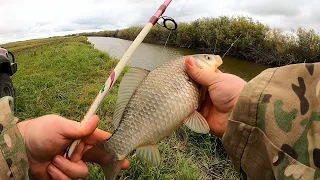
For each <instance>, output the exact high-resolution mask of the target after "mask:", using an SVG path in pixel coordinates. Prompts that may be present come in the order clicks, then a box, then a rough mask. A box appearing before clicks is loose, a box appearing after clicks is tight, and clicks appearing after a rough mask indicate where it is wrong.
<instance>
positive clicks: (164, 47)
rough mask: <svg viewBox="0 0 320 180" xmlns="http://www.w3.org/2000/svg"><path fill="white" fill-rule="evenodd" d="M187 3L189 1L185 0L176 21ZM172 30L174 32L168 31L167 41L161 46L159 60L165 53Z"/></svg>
mask: <svg viewBox="0 0 320 180" xmlns="http://www.w3.org/2000/svg"><path fill="white" fill-rule="evenodd" d="M188 1H189V0H186V1H185V2H184V5H183V6H182V8H181V10H180V12H179V14H178V17H177V19H179V17H180V16H181V13H182V11H183V9H184V7H185V6H186V4H187V2H188ZM173 30H174V29H170V32H169V35H168V37H167V40H166V42H165V44H164V46H163V48H162V51H161V54H160V59H162V57H163V54H164V51H165V49H166V47H167V44H168V42H169V39H170V36H171V33H172V31H173Z"/></svg>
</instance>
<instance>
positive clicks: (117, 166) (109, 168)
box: [102, 160, 124, 180]
mask: <svg viewBox="0 0 320 180" xmlns="http://www.w3.org/2000/svg"><path fill="white" fill-rule="evenodd" d="M123 161H124V160H115V161H113V162H110V163H109V164H106V165H105V166H102V169H103V174H104V176H105V177H106V179H112V180H114V179H116V177H117V175H118V174H119V172H120V170H121V166H122V164H123Z"/></svg>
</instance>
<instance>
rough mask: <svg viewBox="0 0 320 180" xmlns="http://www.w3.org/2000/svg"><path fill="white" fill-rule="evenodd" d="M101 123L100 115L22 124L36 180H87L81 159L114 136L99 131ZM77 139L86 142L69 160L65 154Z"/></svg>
mask: <svg viewBox="0 0 320 180" xmlns="http://www.w3.org/2000/svg"><path fill="white" fill-rule="evenodd" d="M98 121H99V118H98V116H92V117H91V119H90V120H88V121H82V122H76V121H72V120H68V119H65V118H63V117H60V116H57V115H47V116H43V117H39V118H36V119H32V120H28V121H23V122H21V123H18V128H19V131H20V132H21V134H22V137H23V139H24V143H25V146H26V151H27V157H28V162H29V167H30V171H31V174H32V176H33V178H34V179H44V180H45V179H51V178H53V179H79V178H85V177H86V176H87V175H88V167H87V166H86V164H85V163H84V162H83V161H82V160H81V158H82V155H83V153H84V152H85V151H86V150H88V149H90V148H91V147H92V146H93V145H95V144H98V143H99V142H101V141H103V140H105V139H108V138H109V137H110V136H111V134H110V133H107V132H104V131H102V130H99V129H96V127H97V125H98ZM74 139H82V140H81V142H80V144H79V145H78V146H77V148H76V151H75V152H74V155H73V156H72V158H71V160H67V159H65V158H64V157H62V156H61V154H62V153H63V152H64V150H65V149H66V147H67V146H68V145H70V143H71V142H72V141H73V140H74ZM128 167H129V161H125V162H124V164H123V168H124V169H126V168H128Z"/></svg>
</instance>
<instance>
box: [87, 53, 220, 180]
mask: <svg viewBox="0 0 320 180" xmlns="http://www.w3.org/2000/svg"><path fill="white" fill-rule="evenodd" d="M192 57H193V58H194V60H195V63H196V65H197V66H198V67H200V68H203V69H205V68H213V71H215V70H216V69H217V68H218V67H219V66H220V65H221V64H222V59H221V58H220V56H216V55H207V54H197V55H192ZM200 96H201V90H200V86H199V84H197V83H196V82H194V81H193V80H192V79H191V78H190V77H189V76H188V74H187V73H186V71H185V57H181V58H179V59H176V60H173V61H169V62H167V63H164V64H163V65H161V66H159V67H157V68H156V69H154V70H152V71H151V72H149V71H146V70H144V69H140V68H131V69H130V70H129V71H128V72H127V73H126V74H125V75H124V77H123V80H122V81H121V83H120V87H119V91H118V100H117V105H116V110H115V112H114V116H113V123H114V127H115V128H116V129H115V131H114V133H113V135H112V136H111V138H110V139H108V140H106V141H104V142H102V143H101V144H99V145H97V146H95V147H93V148H91V149H90V150H88V151H87V152H86V153H85V154H84V157H83V159H84V160H86V159H89V157H91V159H92V156H90V154H92V153H94V154H95V157H98V158H97V159H95V160H93V161H94V162H95V163H98V164H100V165H101V166H102V168H103V172H104V175H105V176H106V178H107V179H115V178H116V176H117V174H118V173H119V171H120V169H121V165H122V163H123V161H124V159H125V158H126V156H127V155H128V154H129V153H130V152H132V151H133V150H135V149H136V154H137V155H138V156H140V157H141V158H143V159H144V160H146V161H148V162H150V163H152V164H155V165H158V164H160V154H159V150H158V143H159V141H161V140H162V139H164V138H165V137H167V136H169V135H170V134H171V133H172V132H173V131H175V130H176V129H178V128H179V127H181V126H182V125H183V124H185V125H186V126H187V127H189V128H190V129H191V130H193V131H195V132H197V133H208V132H209V130H210V129H209V126H208V124H207V121H206V120H205V119H204V117H203V116H202V115H201V114H200V113H199V112H198V111H197V108H198V106H199V99H200ZM97 154H98V155H97Z"/></svg>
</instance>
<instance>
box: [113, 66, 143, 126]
mask: <svg viewBox="0 0 320 180" xmlns="http://www.w3.org/2000/svg"><path fill="white" fill-rule="evenodd" d="M148 74H149V71H147V70H144V69H141V68H130V69H129V71H128V72H127V73H126V74H125V75H124V76H123V79H122V81H121V82H120V86H119V90H118V99H117V103H116V108H115V111H114V113H113V126H114V129H116V128H117V127H118V125H119V123H120V120H121V118H122V115H123V112H124V110H125V108H126V106H127V104H128V102H129V101H130V99H131V97H132V95H133V94H134V92H135V91H136V89H137V88H138V86H139V85H140V84H141V82H142V81H143V80H144V79H145V78H146V77H147V76H148Z"/></svg>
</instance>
